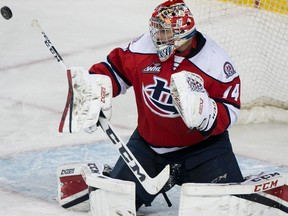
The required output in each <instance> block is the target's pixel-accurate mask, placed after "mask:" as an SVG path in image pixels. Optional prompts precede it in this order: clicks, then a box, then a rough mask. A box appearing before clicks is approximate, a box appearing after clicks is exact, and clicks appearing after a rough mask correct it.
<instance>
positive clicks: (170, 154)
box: [58, 0, 288, 216]
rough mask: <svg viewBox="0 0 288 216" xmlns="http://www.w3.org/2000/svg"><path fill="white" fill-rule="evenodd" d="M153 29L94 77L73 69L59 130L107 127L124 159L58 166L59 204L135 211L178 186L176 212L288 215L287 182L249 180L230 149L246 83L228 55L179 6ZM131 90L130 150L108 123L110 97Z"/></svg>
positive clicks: (161, 13) (167, 5) (183, 215)
mask: <svg viewBox="0 0 288 216" xmlns="http://www.w3.org/2000/svg"><path fill="white" fill-rule="evenodd" d="M149 30H150V31H149V32H148V33H145V34H143V35H142V36H140V37H139V38H137V39H135V40H133V41H132V42H131V43H129V44H128V45H127V46H126V47H124V48H120V47H118V48H115V49H113V50H112V51H111V52H110V53H109V54H108V56H107V58H106V59H105V60H104V61H103V62H99V63H96V64H94V65H92V67H91V68H90V69H89V70H88V71H87V70H85V69H83V68H79V67H71V68H68V70H67V76H68V81H69V93H68V97H67V103H66V107H65V110H64V113H63V116H62V119H61V123H60V126H59V131H60V132H68V133H77V132H80V131H85V132H88V133H93V132H94V131H95V130H97V128H98V126H101V127H102V129H103V131H104V132H105V133H106V134H107V135H108V137H109V139H110V140H111V141H112V143H113V144H114V145H115V147H117V148H118V151H119V154H120V156H119V159H118V160H117V161H116V162H115V164H114V165H113V168H112V169H111V171H109V172H106V170H105V166H104V165H102V164H101V163H98V162H97V163H96V162H92V163H90V162H89V163H76V164H67V165H63V166H61V167H59V169H58V185H59V189H58V192H59V202H60V204H61V206H62V207H64V208H74V209H86V210H87V208H89V209H90V210H91V212H92V215H93V216H96V215H100V216H108V215H109V216H110V215H111V216H112V215H113V216H114V215H115V216H116V215H125V216H126V215H127V216H128V215H136V211H138V210H139V209H140V208H144V207H145V206H149V205H152V203H153V201H154V199H155V198H156V197H157V196H158V195H159V194H163V195H164V198H165V200H166V201H167V203H168V205H169V206H170V205H171V203H170V201H169V197H167V194H166V192H167V191H169V190H170V189H171V188H172V187H173V186H174V185H179V186H181V198H180V205H179V216H191V215H193V216H194V215H203V216H209V215H211V216H212V215H213V216H217V215H219V216H220V215H231V216H235V215H255V216H256V215H267V216H268V215H269V216H270V215H283V214H287V212H288V211H287V178H286V176H285V175H282V174H280V173H276V172H272V173H267V174H261V175H259V176H256V177H252V178H250V179H247V180H246V179H245V178H243V176H242V172H241V170H240V168H239V165H238V161H237V159H236V157H235V154H234V152H233V148H232V145H231V142H230V138H229V133H228V130H229V128H230V127H232V126H233V125H234V124H235V122H236V121H237V118H238V115H239V111H240V90H241V88H240V85H241V83H240V77H239V74H238V72H237V70H236V66H235V65H234V63H233V61H232V60H231V58H230V57H229V55H228V54H227V53H226V52H225V51H224V50H223V49H222V48H221V47H220V46H218V45H217V43H216V42H214V41H213V40H212V39H211V38H210V37H208V36H207V35H205V34H204V33H201V32H200V31H198V30H197V29H196V24H195V21H194V17H193V15H192V13H191V11H190V9H189V8H188V7H187V5H186V4H185V3H184V2H183V0H169V1H166V2H164V3H162V4H160V5H158V6H157V7H156V8H155V10H154V11H153V13H152V15H151V18H150V20H149ZM130 87H133V90H134V93H135V99H136V105H137V111H138V121H137V122H138V125H137V128H135V131H134V132H133V134H132V135H131V137H130V139H129V140H128V142H127V144H126V143H125V144H124V143H123V141H121V139H120V137H119V136H118V135H117V133H116V132H115V130H113V128H112V127H111V125H110V124H109V119H110V118H111V111H112V98H113V97H117V96H119V95H121V94H125V93H126V91H127V90H128V89H129V88H130ZM127 112H128V111H127ZM106 169H107V167H106ZM255 179H256V180H255ZM263 194H264V195H263ZM275 197H276V198H275ZM274 198H275V199H274ZM203 205H204V206H203ZM207 205H208V207H207ZM271 212H272V214H270V213H271Z"/></svg>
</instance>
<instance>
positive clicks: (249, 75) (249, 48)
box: [186, 0, 288, 123]
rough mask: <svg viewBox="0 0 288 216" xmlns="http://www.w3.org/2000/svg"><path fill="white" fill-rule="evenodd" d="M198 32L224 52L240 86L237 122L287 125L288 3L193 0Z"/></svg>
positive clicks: (283, 0)
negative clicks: (238, 79) (276, 122)
mask: <svg viewBox="0 0 288 216" xmlns="http://www.w3.org/2000/svg"><path fill="white" fill-rule="evenodd" d="M186 4H187V5H188V6H189V7H190V8H191V11H192V12H193V15H194V17H195V22H196V26H197V28H198V30H199V31H201V32H203V33H204V34H207V35H209V36H211V37H212V39H214V40H215V41H216V42H217V43H218V44H219V45H220V46H221V47H223V48H224V49H225V50H226V51H227V52H228V54H229V55H230V56H231V58H232V60H233V61H234V63H235V65H236V69H237V71H238V72H239V74H240V79H241V83H242V88H241V112H240V118H239V121H238V122H239V123H250V122H253V123H255V122H256V123H258V122H267V121H280V122H285V123H288V4H287V1H286V0H253V1H252V0H201V1H198V0H189V1H186Z"/></svg>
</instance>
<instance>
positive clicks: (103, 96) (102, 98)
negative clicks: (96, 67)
mask: <svg viewBox="0 0 288 216" xmlns="http://www.w3.org/2000/svg"><path fill="white" fill-rule="evenodd" d="M105 95H106V88H104V87H103V86H101V99H100V100H101V102H102V103H105Z"/></svg>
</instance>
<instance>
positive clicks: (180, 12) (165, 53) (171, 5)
mask: <svg viewBox="0 0 288 216" xmlns="http://www.w3.org/2000/svg"><path fill="white" fill-rule="evenodd" d="M149 26H150V35H151V38H152V40H153V43H154V45H155V48H156V51H157V54H158V56H159V59H160V61H162V62H164V61H166V60H168V59H169V57H170V56H171V55H172V54H174V53H175V51H176V50H177V48H178V47H180V46H181V45H183V44H184V43H185V42H186V41H187V40H189V39H190V38H192V37H193V36H194V35H195V33H196V27H195V23H194V19H193V15H192V13H191V12H190V10H189V8H188V7H187V6H186V5H185V3H184V2H183V0H170V1H166V2H164V3H162V4H161V5H159V6H158V7H157V8H156V9H155V10H154V12H153V14H152V16H151V18H150V24H149Z"/></svg>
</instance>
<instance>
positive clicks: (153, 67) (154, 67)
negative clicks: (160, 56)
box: [142, 63, 161, 73]
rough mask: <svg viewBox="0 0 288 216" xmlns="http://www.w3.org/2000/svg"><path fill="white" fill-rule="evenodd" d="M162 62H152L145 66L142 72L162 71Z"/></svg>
mask: <svg viewBox="0 0 288 216" xmlns="http://www.w3.org/2000/svg"><path fill="white" fill-rule="evenodd" d="M160 71H161V63H152V64H151V65H149V66H147V67H145V68H144V69H143V70H142V73H160Z"/></svg>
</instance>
